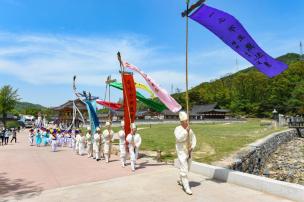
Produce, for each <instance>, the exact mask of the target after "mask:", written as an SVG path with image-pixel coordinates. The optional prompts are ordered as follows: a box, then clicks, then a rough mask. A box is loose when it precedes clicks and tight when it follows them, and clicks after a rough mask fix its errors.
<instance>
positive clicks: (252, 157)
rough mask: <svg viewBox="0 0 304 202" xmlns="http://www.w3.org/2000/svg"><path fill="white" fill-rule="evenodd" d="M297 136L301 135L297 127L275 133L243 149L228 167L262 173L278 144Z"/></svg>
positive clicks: (251, 172)
mask: <svg viewBox="0 0 304 202" xmlns="http://www.w3.org/2000/svg"><path fill="white" fill-rule="evenodd" d="M296 137H299V134H298V132H297V131H296V130H295V129H289V130H285V131H281V132H277V133H273V134H271V135H269V136H267V137H265V138H263V139H261V140H258V141H256V142H254V143H252V144H250V145H249V146H248V147H246V148H245V149H243V150H242V151H241V152H240V153H238V154H237V155H236V156H235V157H234V160H233V162H232V163H231V164H230V165H229V166H228V167H229V168H230V169H232V170H237V171H241V172H246V173H250V174H255V175H260V174H262V173H263V170H264V166H265V163H266V161H267V159H268V158H269V156H270V155H271V154H272V153H273V152H275V151H276V150H277V148H278V146H279V145H281V144H282V143H286V142H289V141H291V140H293V139H294V138H296Z"/></svg>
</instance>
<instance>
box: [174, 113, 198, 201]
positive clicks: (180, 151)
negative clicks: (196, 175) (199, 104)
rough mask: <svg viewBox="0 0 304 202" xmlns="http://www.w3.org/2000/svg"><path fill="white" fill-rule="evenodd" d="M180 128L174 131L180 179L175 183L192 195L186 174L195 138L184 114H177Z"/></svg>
mask: <svg viewBox="0 0 304 202" xmlns="http://www.w3.org/2000/svg"><path fill="white" fill-rule="evenodd" d="M179 119H180V126H177V127H176V128H175V130H174V135H175V139H176V153H177V157H178V160H179V164H180V168H179V169H180V172H179V175H180V179H179V180H178V181H177V183H178V184H179V185H181V186H182V187H183V190H184V191H185V192H186V193H187V194H189V195H192V191H191V189H190V186H189V181H188V173H189V170H190V166H191V161H192V159H191V157H192V156H191V153H192V151H193V149H194V148H195V145H196V137H195V134H194V133H193V131H192V129H190V126H189V121H188V115H187V113H186V112H183V111H182V112H180V113H179Z"/></svg>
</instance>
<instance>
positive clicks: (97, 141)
mask: <svg viewBox="0 0 304 202" xmlns="http://www.w3.org/2000/svg"><path fill="white" fill-rule="evenodd" d="M101 141H102V136H101V134H99V133H95V134H94V143H93V152H94V157H95V158H96V160H99V159H100V156H101Z"/></svg>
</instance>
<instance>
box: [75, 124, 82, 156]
mask: <svg viewBox="0 0 304 202" xmlns="http://www.w3.org/2000/svg"><path fill="white" fill-rule="evenodd" d="M75 135H76V137H75V153H76V154H79V141H80V137H81V136H80V132H79V130H75Z"/></svg>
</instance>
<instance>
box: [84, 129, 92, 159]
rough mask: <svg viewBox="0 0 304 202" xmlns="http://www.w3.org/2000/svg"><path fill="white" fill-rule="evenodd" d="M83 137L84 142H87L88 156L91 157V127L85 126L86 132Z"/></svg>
mask: <svg viewBox="0 0 304 202" xmlns="http://www.w3.org/2000/svg"><path fill="white" fill-rule="evenodd" d="M85 138H86V143H87V153H88V158H91V157H93V146H92V135H91V127H87V134H86V136H85Z"/></svg>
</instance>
